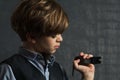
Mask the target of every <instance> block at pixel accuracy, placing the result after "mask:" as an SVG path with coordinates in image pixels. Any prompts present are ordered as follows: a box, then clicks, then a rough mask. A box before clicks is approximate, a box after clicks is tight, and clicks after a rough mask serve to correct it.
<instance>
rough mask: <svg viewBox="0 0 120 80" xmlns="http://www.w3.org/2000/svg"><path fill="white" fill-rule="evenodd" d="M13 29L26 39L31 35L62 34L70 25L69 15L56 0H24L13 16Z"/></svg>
mask: <svg viewBox="0 0 120 80" xmlns="http://www.w3.org/2000/svg"><path fill="white" fill-rule="evenodd" d="M11 24H12V28H13V30H14V31H15V32H16V33H17V34H18V35H19V36H20V38H21V40H22V41H26V40H27V38H26V35H27V34H29V35H30V36H31V37H37V38H39V37H41V36H51V35H54V34H62V33H63V31H64V30H65V29H66V28H67V27H68V17H67V15H66V13H65V12H64V10H63V9H62V8H61V6H60V5H59V4H58V3H56V2H55V1H54V0H22V1H21V3H20V4H19V5H18V7H17V8H16V10H15V11H14V13H13V15H12V17H11Z"/></svg>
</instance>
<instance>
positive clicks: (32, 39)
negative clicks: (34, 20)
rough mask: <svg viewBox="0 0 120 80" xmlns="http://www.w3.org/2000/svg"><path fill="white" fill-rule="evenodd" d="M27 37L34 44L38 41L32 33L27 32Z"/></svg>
mask: <svg viewBox="0 0 120 80" xmlns="http://www.w3.org/2000/svg"><path fill="white" fill-rule="evenodd" d="M26 38H27V41H28V42H31V43H33V44H35V43H36V40H35V38H34V37H33V36H32V35H31V34H30V33H27V34H26Z"/></svg>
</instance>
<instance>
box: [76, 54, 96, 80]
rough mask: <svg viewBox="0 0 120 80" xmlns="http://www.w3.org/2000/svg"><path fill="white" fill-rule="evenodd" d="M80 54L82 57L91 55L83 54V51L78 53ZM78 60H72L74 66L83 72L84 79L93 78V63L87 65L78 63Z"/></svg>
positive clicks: (92, 79) (87, 57)
mask: <svg viewBox="0 0 120 80" xmlns="http://www.w3.org/2000/svg"><path fill="white" fill-rule="evenodd" d="M80 56H82V57H83V58H84V59H89V58H91V57H93V55H91V54H85V53H83V52H81V53H80ZM79 62H80V59H77V60H74V68H75V69H76V70H77V71H80V72H81V73H82V74H83V78H84V80H94V73H95V66H94V65H93V64H89V65H88V66H84V65H79Z"/></svg>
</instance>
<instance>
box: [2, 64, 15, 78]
mask: <svg viewBox="0 0 120 80" xmlns="http://www.w3.org/2000/svg"><path fill="white" fill-rule="evenodd" d="M0 80H16V79H15V77H14V74H13V72H12V68H11V67H10V66H9V65H8V64H1V65H0Z"/></svg>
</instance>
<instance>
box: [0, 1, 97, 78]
mask: <svg viewBox="0 0 120 80" xmlns="http://www.w3.org/2000/svg"><path fill="white" fill-rule="evenodd" d="M11 24H12V28H13V30H14V31H15V32H16V33H17V34H18V35H19V37H20V39H21V41H22V45H21V47H20V50H19V51H18V53H17V54H15V55H13V56H12V57H10V58H8V59H6V60H4V61H3V62H2V63H1V65H0V80H68V78H67V75H66V73H65V71H64V69H63V68H62V67H61V66H60V65H59V64H58V63H57V62H56V61H55V57H54V53H55V52H56V50H57V49H58V48H59V47H60V43H61V42H62V41H63V38H62V35H61V34H62V33H63V32H64V30H65V29H66V28H67V27H68V17H67V15H66V13H65V12H64V10H63V9H62V8H61V6H60V5H59V4H58V3H56V2H55V1H54V0H23V1H21V3H20V4H19V5H18V7H17V8H16V10H15V11H14V13H13V15H12V17H11ZM80 56H82V57H83V58H90V57H92V55H90V54H89V55H88V54H84V53H81V54H80ZM79 62H80V60H74V62H73V64H74V67H75V69H76V70H78V71H80V72H82V74H83V78H84V80H93V79H94V70H95V68H94V65H93V64H89V65H88V66H82V65H78V63H79Z"/></svg>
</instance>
